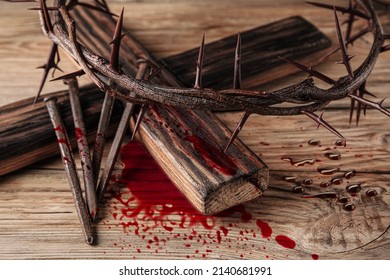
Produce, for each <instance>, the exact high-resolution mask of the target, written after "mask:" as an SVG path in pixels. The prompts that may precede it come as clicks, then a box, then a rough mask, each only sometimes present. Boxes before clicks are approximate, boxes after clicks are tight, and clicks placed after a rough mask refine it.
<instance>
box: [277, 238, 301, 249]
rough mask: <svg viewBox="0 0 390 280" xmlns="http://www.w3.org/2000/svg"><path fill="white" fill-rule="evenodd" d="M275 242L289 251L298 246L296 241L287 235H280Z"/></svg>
mask: <svg viewBox="0 0 390 280" xmlns="http://www.w3.org/2000/svg"><path fill="white" fill-rule="evenodd" d="M275 240H276V242H278V244H279V245H280V246H282V247H284V248H287V249H294V248H295V246H296V243H295V241H294V240H292V239H291V238H290V237H287V236H285V235H278V236H276V237H275Z"/></svg>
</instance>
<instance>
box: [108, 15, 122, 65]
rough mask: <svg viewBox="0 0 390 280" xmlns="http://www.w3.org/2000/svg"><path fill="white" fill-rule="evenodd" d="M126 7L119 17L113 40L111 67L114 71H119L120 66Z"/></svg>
mask: <svg viewBox="0 0 390 280" xmlns="http://www.w3.org/2000/svg"><path fill="white" fill-rule="evenodd" d="M124 10H125V9H124V8H122V12H121V14H120V16H119V19H118V21H117V23H116V27H115V32H114V37H113V39H112V41H111V56H110V67H111V69H113V70H114V71H118V66H119V51H120V47H121V40H122V38H123V37H122V26H123V13H124Z"/></svg>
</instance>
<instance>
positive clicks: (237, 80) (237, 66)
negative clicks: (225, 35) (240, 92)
mask: <svg viewBox="0 0 390 280" xmlns="http://www.w3.org/2000/svg"><path fill="white" fill-rule="evenodd" d="M233 88H234V89H240V88H241V35H240V33H238V35H237V45H236V50H235V57H234V78H233Z"/></svg>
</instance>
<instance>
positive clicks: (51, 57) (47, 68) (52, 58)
mask: <svg viewBox="0 0 390 280" xmlns="http://www.w3.org/2000/svg"><path fill="white" fill-rule="evenodd" d="M57 52H58V46H57V44H55V43H53V44H52V46H51V49H50V53H49V57H48V59H47V62H46V64H44V65H42V66H39V67H38V68H43V69H44V72H43V76H42V79H41V83H40V85H39V89H38V92H37V95H36V96H35V99H34V103H33V104H34V105H35V104H36V102H37V101H38V98H39V96H40V95H41V92H42V89H43V86H44V85H45V82H46V79H47V76H48V75H49V71H50V69H52V68H54V69H60V68H59V67H58V66H57V64H56V63H58V61H59V60H58V59H57V62H56V61H55V59H56V53H57ZM60 70H61V69H60ZM61 71H62V70H61Z"/></svg>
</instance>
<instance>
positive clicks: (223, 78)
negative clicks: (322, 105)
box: [162, 16, 331, 89]
mask: <svg viewBox="0 0 390 280" xmlns="http://www.w3.org/2000/svg"><path fill="white" fill-rule="evenodd" d="M240 36H241V42H242V50H241V52H242V54H241V67H242V78H243V80H244V84H243V88H248V89H250V88H258V87H259V86H260V85H261V84H265V83H267V82H270V81H271V80H275V79H278V78H282V77H286V76H287V75H289V74H291V73H294V72H298V71H297V70H298V69H296V68H295V67H279V68H278V67H277V66H280V65H285V64H286V63H284V62H283V60H281V59H280V58H279V56H281V57H285V58H289V59H292V60H305V61H306V62H307V61H315V57H313V56H311V55H310V54H313V53H317V54H316V55H317V56H318V55H320V54H319V53H318V52H319V51H321V50H324V49H326V48H327V47H329V46H330V44H331V42H330V40H329V39H328V38H327V37H326V36H325V35H324V34H323V33H322V32H320V31H319V30H318V29H317V28H316V27H315V26H314V25H312V24H311V23H310V22H308V21H307V20H305V19H304V18H302V17H300V16H295V17H290V18H286V19H282V20H279V21H276V22H273V23H270V24H267V25H263V26H260V27H257V28H254V29H251V30H248V31H244V32H240ZM236 41H237V35H232V36H229V37H226V38H223V39H221V40H218V41H215V42H212V43H209V44H208V45H207V46H206V48H205V51H204V52H205V54H204V64H203V72H202V73H203V87H205V88H208V87H212V88H217V89H222V88H229V87H232V86H233V67H234V63H233V62H234V50H235V47H236ZM198 50H199V48H194V49H192V50H189V51H186V52H184V53H180V54H177V55H174V56H171V57H168V58H164V59H162V63H163V64H164V65H165V66H166V67H167V68H168V69H169V70H170V71H171V72H172V73H173V74H175V75H176V76H177V77H178V78H179V79H180V80H181V81H182V82H183V84H185V85H186V86H187V87H192V86H193V85H194V77H195V70H196V67H188V65H189V64H190V62H191V61H196V58H197V55H198ZM294 68H295V69H294Z"/></svg>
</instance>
